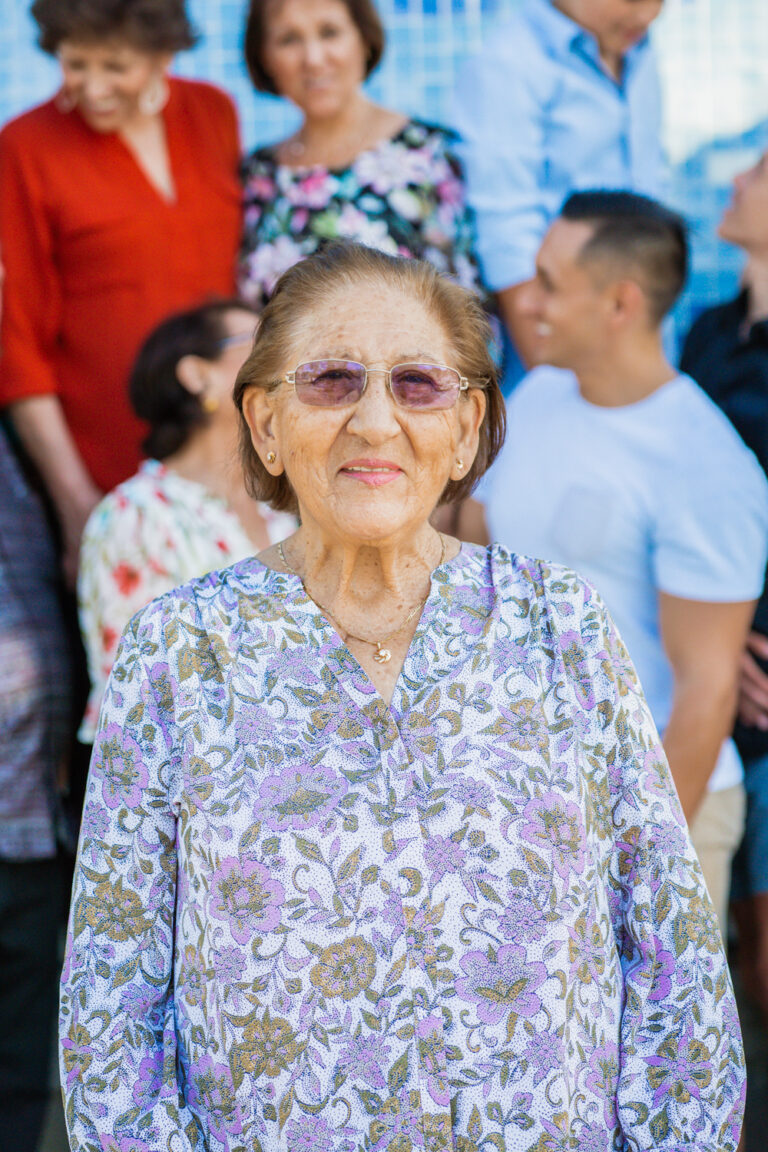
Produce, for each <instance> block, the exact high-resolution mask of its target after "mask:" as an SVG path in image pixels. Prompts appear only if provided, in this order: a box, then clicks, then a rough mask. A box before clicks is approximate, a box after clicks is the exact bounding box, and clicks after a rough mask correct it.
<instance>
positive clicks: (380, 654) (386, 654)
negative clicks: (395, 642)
mask: <svg viewBox="0 0 768 1152" xmlns="http://www.w3.org/2000/svg"><path fill="white" fill-rule="evenodd" d="M277 551H278V554H279V556H280V559H281V560H282V562H283V564H284V565H285V567H286V568H287V569H288V571H289V572H292V573H293V575H294V576H298V577H299V580H301V586H302V588H303V589H304V591H305V592H306V594H307V596H309V598H310V600H311V601H312V603H313V604H316V605H317V607H318V608H319V609H320V610H321V612H324V613H325V615H326V616H328V617H329V618H330V619H331V620H333V621H335V622H336V623H337V624H338V623H339V621H338V620H336V617H335V616H334V615H333V613H332V612H329V611H328V609H327V608H324V607H323V605H322V604H320V603H319V601H317V600H315V598H314V596H312V595H311V594H310V592H309V589H308V588H307V586H306V584H305V583H304V578H303V576H302V575H301V574H300V573H299V572H297V571H296V569H295V568H294V567H293V565H292V564H291V563H290V562H289V560H288V559H287V557H286V555H285V550H284V548H283V544H282V541H281V542H280V543H279V544H278V546H277ZM444 560H445V536H443V534H442V532H441V533H440V559H439V561H438V563H437V567H438V568H439V567H440V565H441V564H442V563H443V561H444ZM428 599H429V592H428V593H427V595H426V596H425V597H424V599H423V600H420V601H419V602H418V604H416V606H415V607H414V608H411V610H410V612H409V613H408V615H407V616H406V617H405V619H404V620H402V621H401V622H400V624H398V626H397V628H394V629H393V630H392V631H391V632H388V633H387V635H386V636H382V638H381V640H368V639H366V637H365V636H357V635H355V633H354V632H350V631H349V630H348V629H346V628H343V629H342V631H343V632H344V639H345V641H346V640H349V639H351V640H359V641H360V642H361V643H362V644H371V645H372V646H373V647H375V649H376V651H375V652H374V654H373V658H374V660H375V661H376V663H377V664H388V663H389V661H390V660H391V659H392V653H391V652H390V650H389V649H388V648H385V647H384V645H385V644H388V643H389V641H390V640H391V639H392V638H393V637H394V636H397V634H398V632H402V630H403V628H405V626H406V624H408V623H410V621H411V620H413V618H414V616H415V615H416V613H417V612H420V611H421V609H422V608H423V607H424V605H425V604H426V602H427V600H428Z"/></svg>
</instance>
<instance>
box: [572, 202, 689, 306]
mask: <svg viewBox="0 0 768 1152" xmlns="http://www.w3.org/2000/svg"><path fill="white" fill-rule="evenodd" d="M560 215H561V217H562V219H563V220H569V221H578V222H580V223H585V224H591V225H592V226H593V228H594V231H593V233H592V236H591V237H590V239H589V240H587V242H586V244H585V245H584V247H583V248H582V250H581V253H580V256H579V259H580V261H582V262H589V261H592V260H606V259H607V260H612V261H613V262H614V263H616V264H617V265H624V266H626V267H627V268H628V269H629V268H631V269H632V271H633V272H635V273H636V274H637V276H638V280H639V282H640V285H641V287H642V288H643V290H644V292H645V296H646V299H647V300H648V311H649V314H650V317H651V320H652V321H653V322H654V323H656V324H659V323H661V321H662V319H663V318H664V317H665V316H666V314H667V313H668V312H669V310H670V309H671V308H672V306H673V304H674V303H675V301H676V300H677V298H678V296H679V295H680V293H681V291H682V289H683V286H684V284H685V281H686V278H687V276H688V229H687V225H686V223H685V220H684V219H683V217H682V216H680V215H678V213H677V212H673V211H672V210H671V209H670V208H666V207H665V206H664V205H663V204H659V203H658V201H656V200H651V199H650V197H648V196H640V195H639V194H637V193H635V192H623V191H607V190H604V189H600V190H595V191H586V192H575V193H574V194H573V195H572V196H569V197H568V199H567V200H566V202H565V204H564V205H563V207H562V210H561V213H560Z"/></svg>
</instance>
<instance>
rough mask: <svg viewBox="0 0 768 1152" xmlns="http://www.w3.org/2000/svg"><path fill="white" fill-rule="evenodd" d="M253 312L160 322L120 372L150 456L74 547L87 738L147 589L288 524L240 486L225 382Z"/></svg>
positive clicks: (243, 348)
mask: <svg viewBox="0 0 768 1152" xmlns="http://www.w3.org/2000/svg"><path fill="white" fill-rule="evenodd" d="M256 323H257V317H256V313H255V311H254V310H252V309H251V308H250V307H249V306H248V305H247V304H243V303H242V302H240V301H237V300H229V301H226V300H225V301H218V302H216V303H212V304H205V305H202V306H201V307H199V308H196V309H194V310H191V311H188V312H183V313H181V314H179V315H176V316H173V317H171V318H170V319H168V320H166V321H165V322H164V323H162V324H161V325H160V326H159V327H158V328H157V329H156V330H155V331H154V332H153V333H152V334H151V336H150V337H149V338H148V340H147V341H146V343H145V344H144V346H143V348H142V349H141V351H140V353H139V356H138V359H137V361H136V365H135V367H134V370H133V374H132V376H131V382H130V396H131V402H132V404H133V408H134V411H135V412H136V414H137V416H139V417H141V419H142V420H145V421H146V422H147V423H148V425H149V433H148V435H147V437H146V439H145V441H144V449H145V451H146V453H147V455H148V456H149V459H148V460H146V461H144V463H143V464H141V466H140V467H139V470H138V472H137V473H136V474H135V475H134V476H132V477H131V478H130V479H128V480H126V481H124V482H123V483H122V484H120V485H118V487H117V488H116V489H115V490H114V491H113V492H110V493H109V495H108V496H105V497H104V499H103V500H102V501H101V502H100V503H99V504H98V505H97V507H96V508H95V509H94V511H93V513H92V514H91V516H90V518H89V520H88V523H87V525H86V528H85V532H84V534H83V543H82V548H81V553H80V575H79V580H78V599H79V606H80V622H81V628H82V633H83V640H84V643H85V648H86V652H87V654H88V670H89V675H90V681H91V693H90V697H89V700H88V707H87V710H86V714H85V718H84V720H83V723H82V726H81V729H80V739H81V740H82V741H83V742H84V743H87V744H90V743H91V742H92V741H93V737H94V734H95V730H96V721H97V720H98V714H99V708H100V706H101V698H102V696H103V693H104V687H105V685H106V682H107V678H108V676H109V673H110V671H111V669H112V664H113V662H114V658H115V654H116V652H117V646H118V643H119V640H120V637H121V635H122V632H123V629H124V627H125V625H126V624H127V623H128V621H129V620H130V619H131V617H132V616H133V615H134V614H135V613H136V612H138V610H139V609H140V608H143V607H144V606H145V605H146V604H148V603H149V602H150V600H154V598H155V597H156V596H159V595H161V593H163V592H167V591H168V590H169V589H171V588H175V587H176V585H177V584H184V583H186V581H188V580H191V579H192V578H193V577H196V576H204V575H205V574H206V573H207V572H210V571H211V570H213V569H218V568H225V567H226V566H227V565H229V564H233V563H234V562H235V561H236V560H241V559H242V558H243V557H245V556H250V555H252V554H253V553H254V552H259V551H261V550H262V549H263V548H266V547H268V546H269V545H270V544H275V543H277V542H279V541H280V540H282V539H283V538H284V537H285V536H287V535H289V534H290V533H291V532H293V531H294V529H295V527H296V521H295V518H294V517H293V516H290V515H287V514H285V513H279V512H273V511H272V509H271V508H269V507H268V506H267V505H266V504H260V503H256V502H255V501H253V500H252V499H251V498H250V497H249V496H248V495H247V494H246V491H245V487H244V485H243V478H242V472H241V468H240V462H239V458H238V453H237V414H236V411H235V407H234V404H233V402H232V389H233V387H234V383H235V377H236V376H237V373H238V370H239V368H240V365H241V364H242V363H243V362H244V360H245V358H246V356H247V355H248V352H249V351H250V347H251V344H252V342H253V336H254V332H255V328H256Z"/></svg>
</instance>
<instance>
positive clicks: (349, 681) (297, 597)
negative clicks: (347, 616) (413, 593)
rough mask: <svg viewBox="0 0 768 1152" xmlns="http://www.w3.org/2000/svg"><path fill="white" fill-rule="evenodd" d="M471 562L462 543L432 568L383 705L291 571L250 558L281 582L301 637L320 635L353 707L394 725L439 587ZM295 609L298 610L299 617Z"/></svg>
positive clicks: (430, 621) (421, 678)
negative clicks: (373, 708)
mask: <svg viewBox="0 0 768 1152" xmlns="http://www.w3.org/2000/svg"><path fill="white" fill-rule="evenodd" d="M473 559H475V557H474V556H473V553H472V551H471V550H470V548H469V547H468V546H467V545H466V544H464V543H462V544H461V547H460V548H459V551H458V552H457V553H456V555H455V556H452V557H450V559H446V560H444V561H443V562H442V563H441V564H438V566H437V567H436V568H433V570H432V573H431V575H430V584H429V593H428V595H427V598H426V600H425V602H424V607H423V608H422V610H421V615H420V616H419V619H418V623H417V625H416V630H415V632H414V633H413V636H412V637H411V641H410V644H409V645H408V650H407V651H406V653H405V658H404V659H403V663H402V666H401V668H400V671H399V673H398V675H397V679H396V680H395V683H394V687H393V689H392V698H391V699H390V701H389V703H387V701H386V700H385V699H384V697H383V696H382V695H381V693H380V692H379V690H378V688H377V687H376V685H375V684H374V683H373V681H372V680H371V678H370V676H369V675H368V673H367V672H366V671H365V669H364V668H363V666H362V664H361V663H360V661H359V660H358V659H357V657H356V656H355V654H354V652H352V651H351V649H350V648H349V647H348V646H347V645H346V644H345V643H344V641H343V640H342V638H341V636H340V635H339V633H338V631H337V630H336V628H334V626H333V624H332V623H331V621H330V620H329V619H328V617H327V616H326V614H325V613H324V612H323V610H322V609H321V608H319V607H318V605H317V604H316V603H315V601H314V600H313V599H312V598H311V596H309V595H308V593H307V591H306V589H305V587H304V584H303V581H302V580H301V577H300V576H298V575H296V574H294V573H291V572H278V571H277V569H275V568H270V567H268V565H266V564H264V563H263V562H262V561H261V560H258V559H257V558H256V557H254V560H255V561H256V563H257V564H259V565H261V567H262V568H263V569H264V571H265V574H266V577H267V580H269V581H270V582H271V581H272V580H273V579H274V580H277V581H280V582H282V584H283V588H284V594H285V598H286V604H285V607H286V610H287V612H288V613H289V614H290V615H291V617H292V619H293V622H294V623H295V624H296V625H298V627H299V628H300V630H301V632H302V634H303V635H304V636H305V637H306V638H309V635H310V634H311V633H312V632H316V633H320V634H321V635H322V637H323V645H322V648H323V651H324V653H325V654H329V652H330V650H332V651H333V652H334V654H335V656H336V659H335V661H334V664H335V667H334V668H333V673H334V675H335V676H336V679H337V680H338V682H339V684H340V685H341V687H342V688H343V689H344V690H345V691H346V692H347V694H348V695H349V696H351V697H352V699H353V700H354V701H355V703H356V704H357V705H359V706H362V705H364V704H371V703H375V704H376V705H377V706H378V708H379V710H380V711H381V712H382V713H383V714H384V715H387V716H389V717H390V718H391V719H392V720H394V721H395V723H398V722H399V721H400V720H401V719H402V717H403V714H404V708H403V706H402V701H403V697H404V696H405V695H406V694H407V693H406V684H407V683H408V682H411V683H413V682H414V680H415V677H414V676H413V674H412V667H413V665H414V664H415V663H416V662H417V661H418V659H419V656H420V655H421V653H422V651H423V647H424V642H425V639H426V636H427V634H428V633H429V632H430V631H432V629H434V628H435V627H436V626H437V621H436V618H435V615H436V610H437V607H438V604H439V602H440V594H441V591H440V590H441V587H442V586H443V585H444V584H445V583H447V582H448V581H447V580H446V577H447V576H448V573H449V572H450V571H451V570H452V569H453V567H454V566H455V565H458V564H460V563H461V562H463V563H465V564H466V563H467V562H472V560H473ZM289 597H290V599H289ZM297 609H298V610H299V611H300V613H301V614H300V615H299V613H298V612H297ZM418 681H419V682H420V683H423V681H424V676H423V675H422V674H421V673H420V674H419V676H418Z"/></svg>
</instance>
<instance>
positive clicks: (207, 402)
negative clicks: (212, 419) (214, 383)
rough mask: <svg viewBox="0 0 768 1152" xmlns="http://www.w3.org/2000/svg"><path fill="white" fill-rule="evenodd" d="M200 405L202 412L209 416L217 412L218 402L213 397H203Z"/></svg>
mask: <svg viewBox="0 0 768 1152" xmlns="http://www.w3.org/2000/svg"><path fill="white" fill-rule="evenodd" d="M202 404H203V412H207V413H208V415H209V416H212V415H213V413H214V412H218V410H219V402H218V400H217V399H216V397H215V396H203V400H202Z"/></svg>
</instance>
